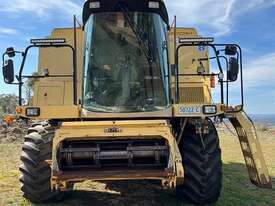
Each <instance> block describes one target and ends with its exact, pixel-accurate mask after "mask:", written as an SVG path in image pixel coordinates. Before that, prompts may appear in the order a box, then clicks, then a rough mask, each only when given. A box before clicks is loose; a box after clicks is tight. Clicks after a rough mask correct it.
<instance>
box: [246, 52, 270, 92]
mask: <svg viewBox="0 0 275 206" xmlns="http://www.w3.org/2000/svg"><path fill="white" fill-rule="evenodd" d="M274 64H275V52H273V53H270V54H266V55H264V56H261V57H258V58H255V59H254V60H252V61H250V62H248V64H246V65H244V68H245V70H244V81H245V85H246V87H249V88H258V87H262V86H268V85H269V86H272V87H273V88H275V84H274V82H275V70H274Z"/></svg>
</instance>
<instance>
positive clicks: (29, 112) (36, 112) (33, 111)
mask: <svg viewBox="0 0 275 206" xmlns="http://www.w3.org/2000/svg"><path fill="white" fill-rule="evenodd" d="M26 116H28V117H38V116H40V108H37V107H32V108H27V109H26Z"/></svg>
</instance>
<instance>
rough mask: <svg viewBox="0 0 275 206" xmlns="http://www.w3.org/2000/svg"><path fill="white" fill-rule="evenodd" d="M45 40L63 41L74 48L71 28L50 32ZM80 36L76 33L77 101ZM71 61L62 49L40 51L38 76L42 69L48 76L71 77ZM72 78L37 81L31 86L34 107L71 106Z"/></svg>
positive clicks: (81, 34) (82, 36) (80, 32)
mask: <svg viewBox="0 0 275 206" xmlns="http://www.w3.org/2000/svg"><path fill="white" fill-rule="evenodd" d="M49 38H65V39H66V43H67V44H69V45H71V46H73V45H74V40H73V38H74V30H73V28H65V29H54V30H53V31H52V34H51V35H50V37H49ZM83 41H84V33H83V31H82V29H81V28H78V29H77V71H78V72H77V76H78V80H77V82H78V85H77V90H78V99H79V98H80V96H81V82H82V67H83V66H82V65H83V60H82V59H83V58H82V57H83V44H84V42H83ZM72 68H73V61H72V51H71V50H70V49H69V48H67V47H65V48H40V49H39V59H38V73H39V74H43V70H44V69H48V70H49V74H50V75H72ZM72 81H73V80H72V77H51V78H41V79H39V80H37V81H36V82H35V85H34V97H33V102H32V105H34V106H61V105H72V104H73V85H72Z"/></svg>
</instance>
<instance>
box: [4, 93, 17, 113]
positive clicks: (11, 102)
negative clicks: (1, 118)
mask: <svg viewBox="0 0 275 206" xmlns="http://www.w3.org/2000/svg"><path fill="white" fill-rule="evenodd" d="M18 100H19V98H18V96H16V95H14V94H0V108H1V109H0V111H2V114H15V109H16V106H17V104H18Z"/></svg>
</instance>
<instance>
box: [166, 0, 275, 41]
mask: <svg viewBox="0 0 275 206" xmlns="http://www.w3.org/2000/svg"><path fill="white" fill-rule="evenodd" d="M165 1H166V4H167V7H168V10H169V13H170V17H171V18H173V16H172V15H174V14H176V15H177V19H178V22H179V24H180V26H184V27H198V26H199V27H202V26H203V27H205V28H206V29H207V30H208V31H211V32H214V33H215V35H216V36H220V35H225V34H228V33H230V32H231V30H232V27H233V25H234V20H235V18H236V17H237V16H238V15H241V14H244V13H245V12H248V11H250V10H255V9H260V8H262V7H265V6H270V5H274V4H275V1H271V0H247V1H245V2H244V1H243V0H227V1H217V0H204V1H201V0H184V1H183V0H173V1H170V0H165Z"/></svg>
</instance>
